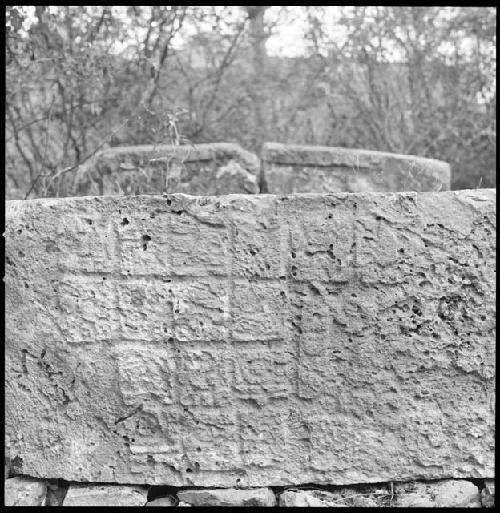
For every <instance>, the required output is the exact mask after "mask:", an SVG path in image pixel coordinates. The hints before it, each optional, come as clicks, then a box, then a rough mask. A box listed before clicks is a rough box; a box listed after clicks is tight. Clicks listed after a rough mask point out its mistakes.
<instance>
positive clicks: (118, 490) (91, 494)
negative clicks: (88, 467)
mask: <svg viewBox="0 0 500 513" xmlns="http://www.w3.org/2000/svg"><path fill="white" fill-rule="evenodd" d="M147 495H148V492H147V490H146V489H145V488H143V487H140V486H105V485H71V486H70V487H69V488H68V492H67V493H66V497H65V498H64V501H63V506H144V505H145V504H146V502H147Z"/></svg>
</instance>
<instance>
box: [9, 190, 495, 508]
mask: <svg viewBox="0 0 500 513" xmlns="http://www.w3.org/2000/svg"><path fill="white" fill-rule="evenodd" d="M495 199H496V191H495V190H484V189H483V190H476V191H457V192H441V193H386V194H380V193H367V194H345V193H337V194H329V195H314V194H305V195H297V196H289V197H280V196H273V195H263V196H262V195H255V196H248V195H247V196H245V195H229V196H222V197H191V196H185V195H182V194H179V195H167V196H165V197H158V196H139V197H131V196H127V197H123V196H121V197H110V196H108V197H90V198H88V197H86V198H68V199H42V200H32V201H10V202H7V208H6V232H5V237H6V276H5V290H6V316H5V319H6V333H5V334H6V341H5V371H6V389H5V399H6V414H5V418H6V427H5V428H6V452H7V456H8V457H9V458H10V461H11V462H12V473H13V474H24V475H29V476H32V477H37V478H41V479H57V478H59V479H65V480H68V481H72V482H94V483H122V484H128V485H130V484H131V483H136V484H137V485H169V486H176V487H193V486H204V487H220V488H234V487H243V488H259V487H270V486H272V487H293V486H296V485H303V484H306V483H316V485H322V484H323V485H351V484H355V483H365V484H368V483H380V482H405V481H415V480H439V479H450V478H455V479H456V478H461V479H472V478H476V479H482V480H484V479H489V478H492V477H493V476H494V466H493V463H494V373H495V368H494V355H495V345H494V344H495V342H494V341H495V337H494V332H495V269H496V262H495V249H496V246H495V242H496V239H495V227H496V209H495ZM37 493H38V492H37ZM419 493H420V492H419ZM422 493H424V492H422ZM141 500H142V499H141ZM183 502H186V501H184V500H183Z"/></svg>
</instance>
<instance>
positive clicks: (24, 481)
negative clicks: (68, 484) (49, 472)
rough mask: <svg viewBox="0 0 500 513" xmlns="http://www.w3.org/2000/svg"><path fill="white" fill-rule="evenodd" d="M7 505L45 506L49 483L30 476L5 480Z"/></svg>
mask: <svg viewBox="0 0 500 513" xmlns="http://www.w3.org/2000/svg"><path fill="white" fill-rule="evenodd" d="M4 490H5V498H4V500H5V506H45V504H46V497H47V485H46V483H45V482H44V481H39V480H37V479H31V478H28V477H19V476H18V477H11V478H9V479H6V480H5V488H4Z"/></svg>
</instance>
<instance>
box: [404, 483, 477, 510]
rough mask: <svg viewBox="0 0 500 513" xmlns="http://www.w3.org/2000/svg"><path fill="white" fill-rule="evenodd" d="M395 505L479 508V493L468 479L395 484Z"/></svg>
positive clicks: (406, 506)
mask: <svg viewBox="0 0 500 513" xmlns="http://www.w3.org/2000/svg"><path fill="white" fill-rule="evenodd" d="M396 491H397V493H398V500H397V504H396V505H397V507H401V508H416V507H421V508H427V507H429V508H480V507H481V501H480V494H479V489H478V487H477V486H476V485H474V484H473V483H471V482H470V481H465V480H464V481H457V480H453V479H448V480H445V481H440V482H437V483H411V484H400V485H397V486H396Z"/></svg>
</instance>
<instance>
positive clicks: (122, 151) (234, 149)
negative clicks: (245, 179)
mask: <svg viewBox="0 0 500 513" xmlns="http://www.w3.org/2000/svg"><path fill="white" fill-rule="evenodd" d="M227 154H229V155H231V154H236V155H238V156H239V157H240V158H241V159H243V160H245V161H246V162H248V163H250V164H252V165H257V166H258V165H259V159H258V157H257V156H256V155H254V154H253V153H251V152H249V151H247V150H245V149H243V148H242V147H241V146H240V145H238V144H236V143H202V144H186V145H182V146H174V145H171V144H157V145H154V144H140V145H134V146H113V147H111V148H107V149H105V150H102V151H100V152H98V153H96V155H95V156H94V157H93V158H92V159H91V160H92V161H93V162H97V161H99V160H101V159H107V158H115V157H116V158H120V159H121V158H125V157H127V156H133V155H149V156H151V155H153V156H155V157H157V158H162V156H163V157H166V156H172V157H174V158H182V159H184V161H185V162H190V161H196V160H211V159H214V158H216V157H217V156H219V155H227Z"/></svg>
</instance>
